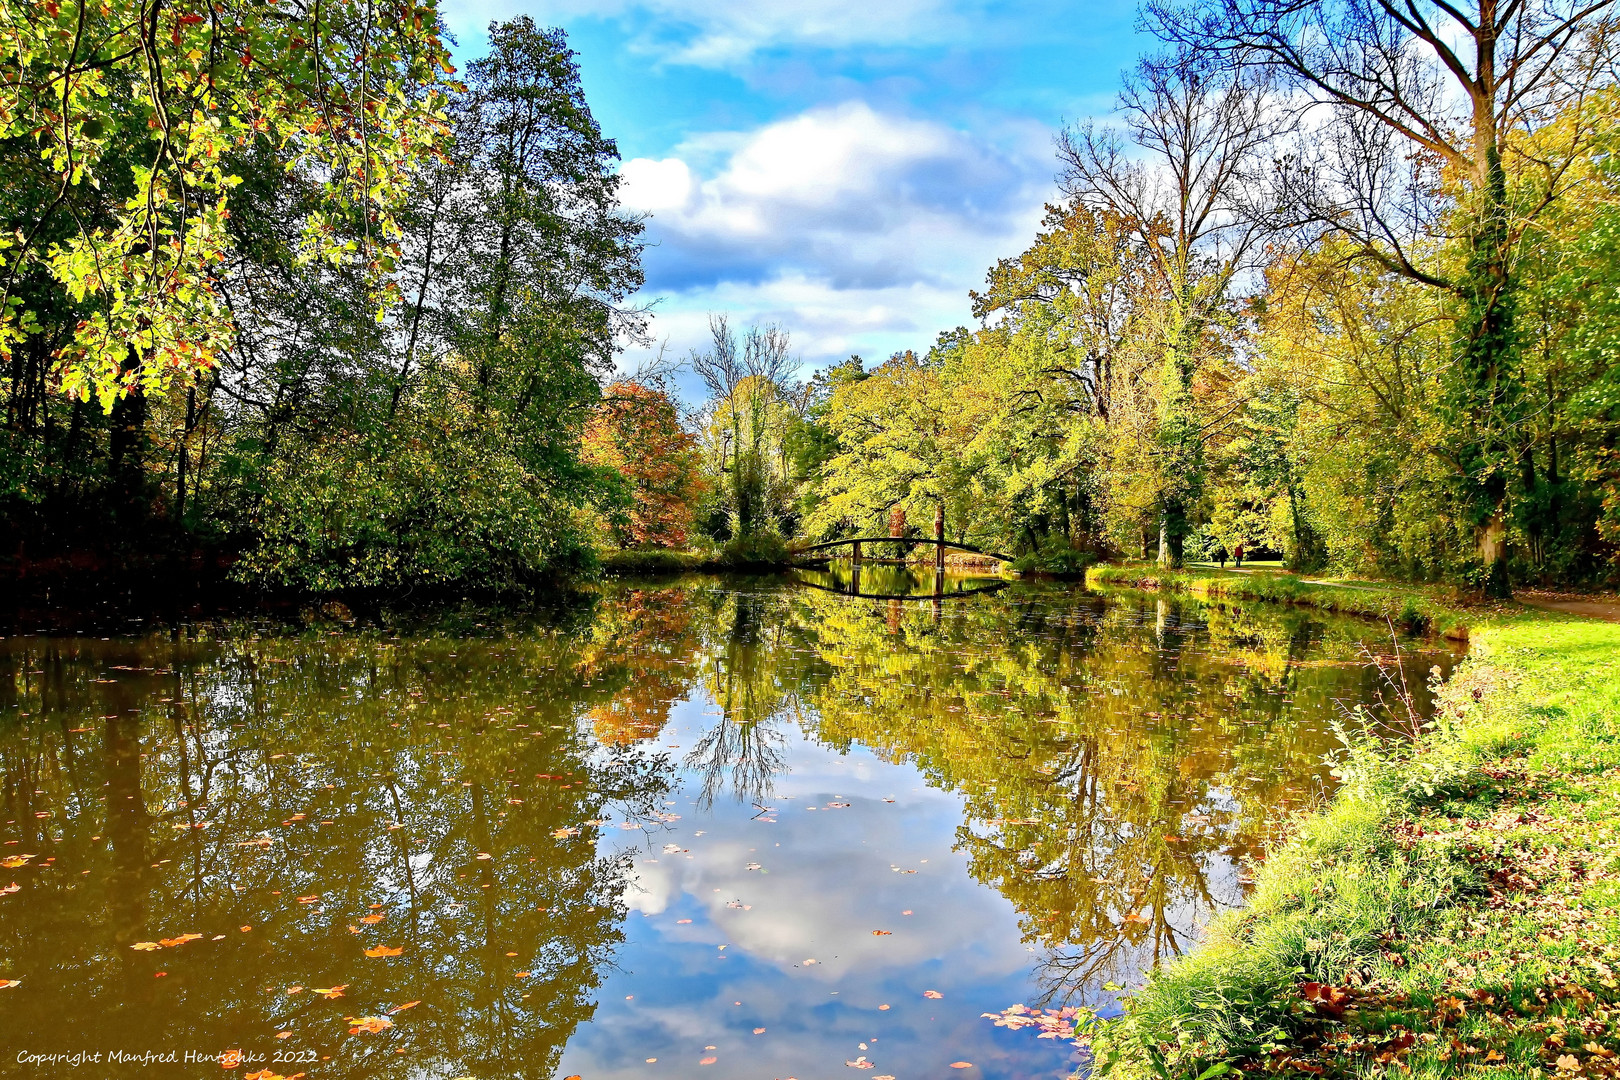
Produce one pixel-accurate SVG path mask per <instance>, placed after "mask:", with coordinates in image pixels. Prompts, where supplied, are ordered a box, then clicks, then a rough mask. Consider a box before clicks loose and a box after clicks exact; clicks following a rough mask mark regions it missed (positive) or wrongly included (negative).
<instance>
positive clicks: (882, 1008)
mask: <svg viewBox="0 0 1620 1080" xmlns="http://www.w3.org/2000/svg"><path fill="white" fill-rule="evenodd" d="M888 1011H889V1007H888V1006H887V1005H879V1006H878V1012H888Z"/></svg>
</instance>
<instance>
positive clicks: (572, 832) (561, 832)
mask: <svg viewBox="0 0 1620 1080" xmlns="http://www.w3.org/2000/svg"><path fill="white" fill-rule="evenodd" d="M551 835H552V836H555V837H556V838H557V839H559V840H561V839H562V838H563V837H565V836H578V835H579V830H578V829H575V828H572V827H570V826H565V827H563V828H561V829H552V830H551Z"/></svg>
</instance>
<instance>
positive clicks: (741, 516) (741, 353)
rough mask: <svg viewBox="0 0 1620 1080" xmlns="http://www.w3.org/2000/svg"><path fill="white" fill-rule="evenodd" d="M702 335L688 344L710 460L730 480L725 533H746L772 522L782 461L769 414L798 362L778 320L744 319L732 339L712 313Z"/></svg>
mask: <svg viewBox="0 0 1620 1080" xmlns="http://www.w3.org/2000/svg"><path fill="white" fill-rule="evenodd" d="M709 335H710V339H711V346H710V348H709V349H708V350H707V351H702V352H699V351H694V352H693V353H692V355H691V358H690V363H691V365H692V369H693V370H694V371H695V372H697V375H698V377H699V378H700V379H702V380H703V385H704V387H705V388H706V389H707V390H708V392H709V401H708V412H709V417H710V421H711V424H712V425H713V426H714V428H715V434H716V437H717V442H718V446H717V449H718V451H719V453H718V461H717V467H718V471H719V472H720V473H721V474H722V475H724V476H726V477H727V478H728V480H729V481H730V483H729V485H728V486H729V488H730V495H731V529H732V535H733V536H735V537H738V538H746V537H750V536H753V535H755V534H756V533H761V532H765V531H767V530H769V529H770V528H771V526H772V524H773V522H772V516H773V515H772V512H771V510H772V508H771V505H770V499H769V495H770V491H769V489H770V479H771V475H772V472H773V470H775V471H778V472H780V471H783V470H784V469H785V466H786V464H787V460H786V456H785V453H779V454H773V453H772V452H771V451H772V450H773V449H775V450H778V451H781V450H782V449H783V442H782V440H781V439H780V438H778V437H775V436H779V435H780V431H779V428H780V425H779V424H777V423H775V422H774V421H775V420H776V419H777V414H778V413H779V411H780V410H779V406H780V405H781V404H782V395H783V392H784V391H785V390H786V389H787V387H788V381H789V379H790V378H791V377H792V374H793V370H794V368H795V367H796V366H797V362H796V361H794V360H793V359H792V358H791V357H790V356H789V354H788V348H789V339H788V333H787V331H785V330H783V329H782V328H781V327H779V326H763V327H761V326H750V327H749V328H748V330H747V331H746V332H745V333H744V335H743V339H742V341H741V343H740V344H739V342H738V340H737V335H736V333H735V332H734V331H733V330H732V329H731V324H730V322H729V321H728V319H727V318H726V316H724V315H711V316H710V317H709ZM773 442H775V443H776V444H777V445H776V446H775V447H773V446H772V445H771V444H772V443H773Z"/></svg>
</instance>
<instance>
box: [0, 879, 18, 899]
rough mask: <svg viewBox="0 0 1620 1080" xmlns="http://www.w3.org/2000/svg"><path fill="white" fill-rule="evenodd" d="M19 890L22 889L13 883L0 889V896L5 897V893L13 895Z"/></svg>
mask: <svg viewBox="0 0 1620 1080" xmlns="http://www.w3.org/2000/svg"><path fill="white" fill-rule="evenodd" d="M20 888H22V886H21V885H19V884H17V883H16V882H15V881H13V882H12V883H11V884H10V885H7V886H6V887H5V888H3V889H0V896H5V895H6V894H7V893H14V892H16V891H17V890H18V889H20Z"/></svg>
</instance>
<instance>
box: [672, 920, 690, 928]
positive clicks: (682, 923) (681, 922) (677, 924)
mask: <svg viewBox="0 0 1620 1080" xmlns="http://www.w3.org/2000/svg"><path fill="white" fill-rule="evenodd" d="M691 921H692V920H691V919H676V920H675V925H676V926H684V925H686V924H687V923H689V922H691Z"/></svg>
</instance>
